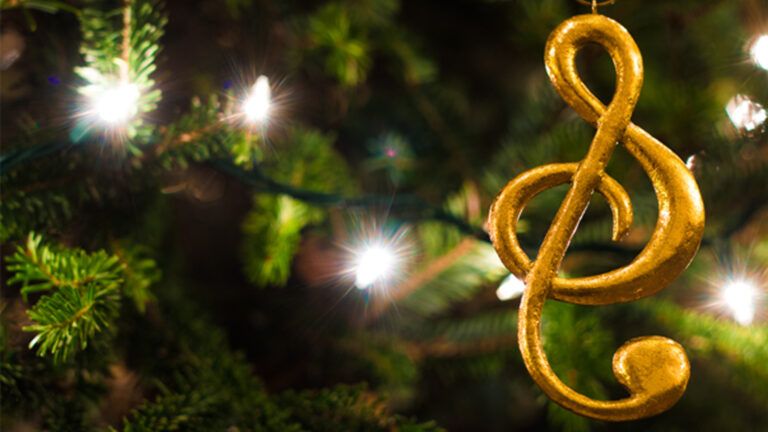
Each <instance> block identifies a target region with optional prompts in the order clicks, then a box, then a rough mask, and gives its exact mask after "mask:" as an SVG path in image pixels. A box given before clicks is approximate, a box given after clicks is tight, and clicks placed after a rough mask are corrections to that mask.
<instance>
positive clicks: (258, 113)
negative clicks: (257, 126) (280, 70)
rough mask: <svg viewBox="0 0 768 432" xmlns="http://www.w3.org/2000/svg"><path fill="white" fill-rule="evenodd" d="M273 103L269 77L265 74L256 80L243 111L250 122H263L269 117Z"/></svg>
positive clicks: (244, 103)
mask: <svg viewBox="0 0 768 432" xmlns="http://www.w3.org/2000/svg"><path fill="white" fill-rule="evenodd" d="M271 105H272V92H271V90H270V88H269V79H268V78H267V77H265V76H264V75H262V76H260V77H259V78H258V79H257V80H256V84H254V85H253V87H251V91H250V93H249V94H248V97H246V99H245V101H244V102H243V113H244V114H245V118H246V120H248V122H250V123H262V122H264V121H265V120H267V118H268V117H269V110H270V107H271Z"/></svg>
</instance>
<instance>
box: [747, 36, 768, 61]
mask: <svg viewBox="0 0 768 432" xmlns="http://www.w3.org/2000/svg"><path fill="white" fill-rule="evenodd" d="M749 53H750V54H751V55H752V60H753V61H754V62H755V64H757V65H758V66H760V67H761V68H763V69H765V70H768V34H764V35H762V36H760V37H758V38H757V39H755V42H754V43H753V44H752V47H751V48H750V49H749Z"/></svg>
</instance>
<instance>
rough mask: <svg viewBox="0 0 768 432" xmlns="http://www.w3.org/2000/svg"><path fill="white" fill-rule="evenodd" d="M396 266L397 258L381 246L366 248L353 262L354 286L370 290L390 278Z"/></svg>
mask: <svg viewBox="0 0 768 432" xmlns="http://www.w3.org/2000/svg"><path fill="white" fill-rule="evenodd" d="M396 266H397V256H396V255H395V253H394V252H393V251H392V250H391V249H390V248H388V247H386V246H384V245H382V244H373V245H368V246H366V247H365V248H364V249H363V250H362V251H361V252H360V253H358V254H357V257H356V260H355V286H357V287H358V288H359V289H367V288H370V287H371V286H372V285H373V284H375V283H376V282H380V281H383V280H386V279H387V278H388V277H390V276H391V275H392V273H393V271H394V270H395V267H396Z"/></svg>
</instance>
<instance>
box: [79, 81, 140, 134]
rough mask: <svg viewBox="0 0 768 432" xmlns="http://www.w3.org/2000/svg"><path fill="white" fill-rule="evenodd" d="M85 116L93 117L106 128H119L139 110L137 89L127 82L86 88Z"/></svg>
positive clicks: (138, 92)
mask: <svg viewBox="0 0 768 432" xmlns="http://www.w3.org/2000/svg"><path fill="white" fill-rule="evenodd" d="M84 93H85V94H86V96H87V97H88V105H89V109H88V111H87V114H90V115H93V116H94V117H96V119H98V120H99V121H100V122H102V123H105V124H106V125H107V126H110V127H116V126H121V125H123V124H125V123H126V122H128V121H129V120H130V119H131V118H133V117H134V116H135V115H136V113H137V112H138V109H139V98H140V97H141V92H140V91H139V87H138V86H136V85H135V84H132V83H128V82H118V83H111V84H110V83H104V84H99V85H91V86H88V87H87V88H86V89H85V91H84Z"/></svg>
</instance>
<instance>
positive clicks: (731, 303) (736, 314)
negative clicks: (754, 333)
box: [722, 280, 757, 325]
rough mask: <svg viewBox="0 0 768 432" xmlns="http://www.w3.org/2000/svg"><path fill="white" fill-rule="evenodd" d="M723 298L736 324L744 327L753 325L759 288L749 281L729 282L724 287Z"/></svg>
mask: <svg viewBox="0 0 768 432" xmlns="http://www.w3.org/2000/svg"><path fill="white" fill-rule="evenodd" d="M722 298H723V301H724V302H725V304H726V306H728V308H729V309H730V310H731V313H732V314H733V319H735V320H736V322H738V323H739V324H742V325H748V324H750V323H752V320H753V319H754V317H755V300H756V299H757V287H755V285H754V284H753V283H752V282H750V281H747V280H733V281H730V282H728V283H727V284H726V285H725V286H724V287H723V291H722Z"/></svg>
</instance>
